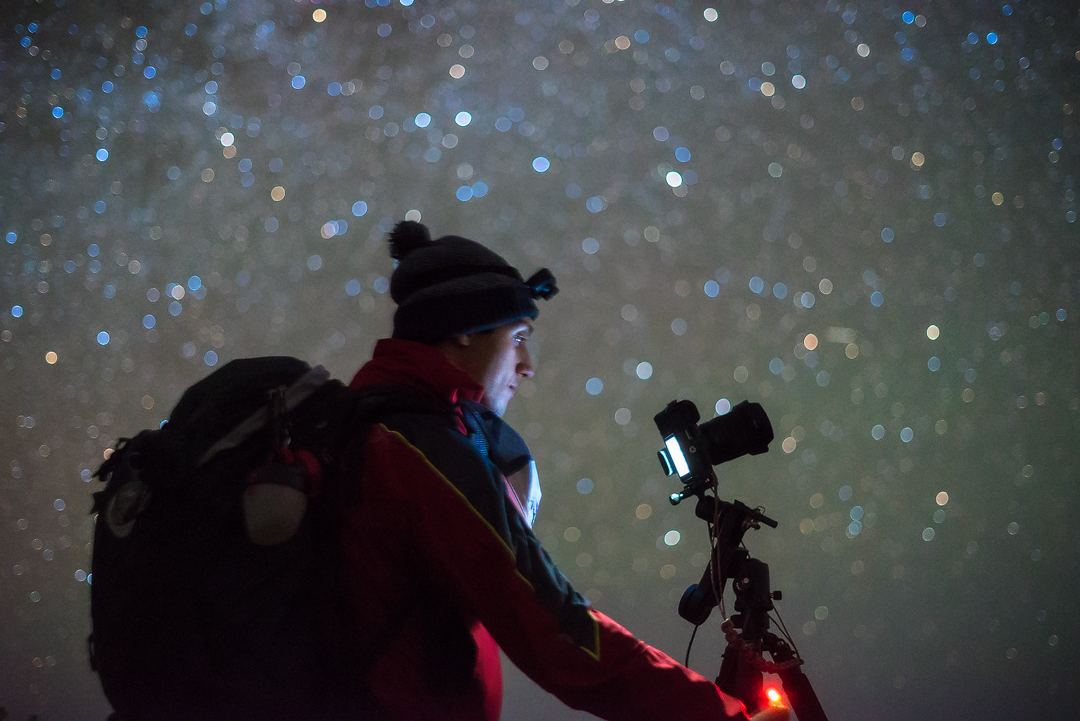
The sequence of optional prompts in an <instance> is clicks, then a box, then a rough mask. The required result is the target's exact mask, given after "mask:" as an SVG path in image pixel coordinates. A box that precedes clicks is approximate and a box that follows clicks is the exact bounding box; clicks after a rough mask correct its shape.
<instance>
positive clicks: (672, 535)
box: [664, 530, 682, 546]
mask: <svg viewBox="0 0 1080 721" xmlns="http://www.w3.org/2000/svg"><path fill="white" fill-rule="evenodd" d="M681 540H682V534H681V533H679V532H678V531H675V530H671V531H668V532H667V533H665V534H664V543H665V544H667V545H669V546H674V545H676V544H678V542H679V541H681Z"/></svg>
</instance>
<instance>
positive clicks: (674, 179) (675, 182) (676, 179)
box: [664, 170, 683, 188]
mask: <svg viewBox="0 0 1080 721" xmlns="http://www.w3.org/2000/svg"><path fill="white" fill-rule="evenodd" d="M664 180H665V181H667V184H668V185H670V186H671V187H672V188H678V187H679V186H680V185H682V182H683V179H682V173H679V172H676V171H674V170H672V171H670V172H668V174H667V175H665V176H664Z"/></svg>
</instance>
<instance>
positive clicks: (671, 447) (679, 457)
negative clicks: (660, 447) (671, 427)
mask: <svg viewBox="0 0 1080 721" xmlns="http://www.w3.org/2000/svg"><path fill="white" fill-rule="evenodd" d="M664 445H665V446H666V447H667V451H668V455H669V456H671V462H672V463H674V464H675V470H676V471H678V473H679V477H680V478H686V477H687V476H688V475H690V466H689V465H687V463H686V457H685V456H684V455H683V452H682V448H681V447H680V446H679V442H678V441H677V440H676V439H675V436H668V437H667V438H666V439H665V440H664Z"/></svg>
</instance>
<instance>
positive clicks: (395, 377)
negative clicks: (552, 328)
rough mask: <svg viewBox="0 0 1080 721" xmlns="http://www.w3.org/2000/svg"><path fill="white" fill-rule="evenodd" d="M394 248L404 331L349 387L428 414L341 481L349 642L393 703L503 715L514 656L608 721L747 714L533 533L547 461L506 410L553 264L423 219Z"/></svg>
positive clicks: (416, 712) (401, 231)
mask: <svg viewBox="0 0 1080 721" xmlns="http://www.w3.org/2000/svg"><path fill="white" fill-rule="evenodd" d="M390 255H391V256H392V257H393V258H394V259H395V260H396V261H397V267H396V269H395V271H394V273H393V275H392V276H391V279H390V294H391V297H392V298H393V300H394V301H395V303H397V306H398V307H397V310H396V312H395V315H394V330H393V336H392V337H391V338H388V339H383V340H380V341H379V342H378V344H377V345H376V347H375V351H374V355H373V358H372V360H371V361H369V362H368V363H367V364H365V365H364V366H363V367H362V368H361V369H360V371H359V372H358V373H357V374H356V376H355V378H354V379H353V381H352V384H351V385H352V387H353V388H356V389H367V390H369V391H370V390H374V389H379V388H386V387H390V388H394V389H397V390H398V391H400V392H403V393H407V394H409V395H410V397H412V398H414V399H416V400H417V402H418V403H420V404H427V409H421V410H416V411H412V410H408V411H401V412H395V413H393V414H391V415H390V416H389V417H387V418H385V420H384V421H383V422H382V423H379V424H376V425H374V426H372V427H371V428H370V429H369V430H368V431H367V432H366V434H365V435H364V437H363V438H357V439H355V441H354V442H353V443H352V445H351V447H350V449H349V451H348V452H347V453H346V454H345V456H344V458H343V460H342V463H343V470H344V475H343V480H345V482H346V484H349V483H350V481H351V480H352V479H356V481H357V483H356V486H357V488H356V492H355V494H354V495H353V496H352V497H351V498H350V499H349V500H348V501H347V502H346V503H345V504H344V506H343V508H342V517H343V523H342V529H341V536H340V541H341V546H342V549H343V552H344V569H343V571H344V572H343V574H342V584H343V592H344V594H345V601H346V605H347V608H348V611H347V612H346V616H347V618H346V619H345V633H346V635H348V636H351V638H348V639H346V640H345V643H346V644H349V645H352V646H354V647H355V648H357V649H362V653H363V655H364V658H365V661H364V667H365V669H366V678H365V679H364V684H365V686H366V688H367V689H368V690H369V691H370V693H371V695H372V696H373V697H374V699H375V702H376V705H377V706H378V707H379V709H380V711H381V712H382V713H383V714H384V715H385V716H386V717H387V718H392V719H432V720H434V719H439V720H440V721H441V720H445V719H461V720H463V721H464V720H469V721H473V720H475V721H493V720H494V719H498V718H499V715H500V710H501V706H502V672H501V667H500V660H499V653H498V649H499V648H502V650H503V651H504V652H505V653H506V654H507V656H508V657H509V658H510V659H511V660H512V661H513V662H514V663H515V664H516V665H517V666H518V667H519V668H520V669H521V670H522V671H523V672H524V673H525V674H526V675H528V676H529V677H530V678H531V679H532V680H533V681H535V682H536V683H537V684H539V685H540V686H541V687H542V688H544V689H545V690H547V691H549V692H550V693H552V694H554V695H555V696H557V697H558V698H559V699H560V700H562V701H563V702H564V703H566V704H567V705H569V706H571V707H573V708H577V709H582V710H585V711H588V712H589V713H592V714H595V715H597V716H600V717H601V718H605V719H628V720H633V721H644V720H647V719H657V720H660V719H663V720H665V721H679V720H680V719H686V720H691V719H693V720H694V721H698V720H702V719H709V720H712V719H726V718H737V719H745V718H747V716H746V712H745V709H744V707H743V705H742V704H741V703H740V702H739V701H738V700H736V699H734V698H732V697H730V696H726V695H724V694H723V693H721V692H720V691H719V689H717V687H716V686H715V685H714V684H713V683H712V682H711V681H709V680H707V679H705V678H703V677H702V676H699V675H698V674H696V673H694V672H693V671H691V670H689V669H687V668H685V667H683V666H681V665H680V664H678V663H677V662H675V661H674V660H672V659H671V658H670V657H668V656H667V655H665V654H664V653H662V652H660V651H658V650H656V649H654V648H652V647H650V646H648V645H646V644H644V643H642V642H641V641H639V640H637V639H636V638H634V636H632V635H631V634H630V633H629V632H628V631H626V630H625V629H623V628H622V627H621V626H619V625H618V624H617V623H615V622H614V621H612V620H611V619H610V618H608V617H607V616H605V615H604V614H602V613H600V612H599V611H596V610H595V609H593V608H592V607H591V606H590V605H589V602H588V601H587V600H586V599H585V598H583V597H582V596H581V595H580V594H579V593H577V592H576V591H575V590H574V589H573V588H572V587H571V585H570V583H569V582H568V581H567V579H566V578H565V577H564V576H563V575H562V573H560V572H559V569H558V568H556V566H555V564H554V563H553V562H552V560H551V558H550V556H548V554H547V552H546V551H544V549H543V548H542V547H541V545H540V542H539V541H538V540H537V538H536V536H534V535H533V533H532V531H531V524H532V519H533V516H535V512H536V506H537V504H538V503H539V484H538V482H537V480H536V474H535V470H534V468H535V465H534V464H533V463H532V462H531V461H532V459H531V456H530V455H529V453H528V448H527V447H526V446H525V444H524V442H523V441H522V440H521V438H520V436H518V435H517V434H516V433H515V432H514V431H513V430H512V429H511V428H510V427H509V426H508V425H506V424H505V423H504V422H502V420H501V419H500V416H501V415H502V413H503V411H505V409H506V406H507V404H508V403H509V402H510V400H511V399H512V398H513V395H514V392H515V390H516V388H517V386H518V384H519V382H520V381H521V380H522V379H525V378H529V377H530V376H532V375H533V366H532V361H531V358H530V355H529V350H528V341H529V335H530V333H531V332H532V324H533V321H534V320H535V319H536V317H537V313H538V310H537V306H536V302H535V300H536V299H537V298H544V299H547V298H550V297H551V296H552V295H554V294H555V292H556V291H557V289H556V287H555V279H554V278H553V277H552V276H551V274H550V273H549V272H547V271H546V270H545V271H540V272H539V273H537V274H536V275H534V276H533V277H531V278H530V279H529V280H528V281H526V280H524V279H523V278H522V276H521V274H519V273H518V271H517V270H516V269H514V268H513V267H512V266H510V265H509V264H508V263H507V262H506V261H505V260H504V259H503V258H501V257H500V256H499V255H497V254H496V253H494V252H492V251H491V250H489V249H487V248H485V247H484V246H482V245H481V244H479V243H477V242H474V241H472V240H468V239H465V238H461V237H456V236H446V237H443V238H440V239H438V240H435V241H433V240H432V239H431V237H430V235H429V233H428V231H427V228H425V227H424V226H423V225H421V224H419V223H416V222H411V221H406V222H402V223H399V224H398V225H397V226H396V227H395V228H394V230H393V231H392V232H391V234H390ZM766 713H772V712H766ZM762 718H765V716H764V715H763V716H762ZM778 718H786V711H783V712H780V715H779V716H778Z"/></svg>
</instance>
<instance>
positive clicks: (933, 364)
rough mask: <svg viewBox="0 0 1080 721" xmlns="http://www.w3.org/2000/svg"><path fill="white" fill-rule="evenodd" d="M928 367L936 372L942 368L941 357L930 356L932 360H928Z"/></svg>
mask: <svg viewBox="0 0 1080 721" xmlns="http://www.w3.org/2000/svg"><path fill="white" fill-rule="evenodd" d="M926 367H927V368H929V369H930V370H932V371H934V372H935V373H936V372H937V371H938V370H939V369H940V368H941V359H940V358H938V357H937V356H930V360H928V361H926Z"/></svg>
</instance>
